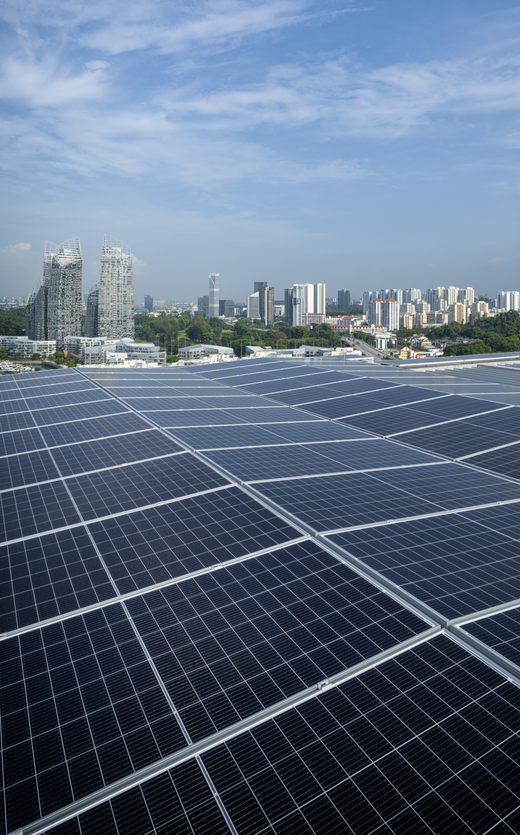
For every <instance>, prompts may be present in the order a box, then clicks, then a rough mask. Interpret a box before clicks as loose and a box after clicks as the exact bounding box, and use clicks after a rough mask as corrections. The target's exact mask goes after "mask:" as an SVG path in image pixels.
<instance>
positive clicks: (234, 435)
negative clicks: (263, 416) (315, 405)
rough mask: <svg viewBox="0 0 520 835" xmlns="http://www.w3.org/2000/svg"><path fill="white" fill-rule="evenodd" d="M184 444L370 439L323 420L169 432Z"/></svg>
mask: <svg viewBox="0 0 520 835" xmlns="http://www.w3.org/2000/svg"><path fill="white" fill-rule="evenodd" d="M172 432H174V434H175V435H176V436H177V437H178V438H179V439H180V440H181V441H183V442H184V443H186V444H188V445H189V446H192V447H194V448H195V449H222V448H232V447H243V446H266V445H269V444H282V443H299V442H305V441H308V442H312V441H335V440H338V441H342V440H351V439H366V438H372V436H371V435H367V434H366V433H364V432H359V431H358V430H356V429H349V428H347V427H346V426H338V425H336V424H334V423H330V422H329V421H326V420H315V421H312V422H311V421H300V422H298V423H283V424H273V425H271V426H269V427H267V426H266V425H264V426H258V425H256V424H255V425H252V424H249V425H241V426H222V427H205V426H204V427H200V428H198V427H197V428H192V429H178V430H172ZM374 440H375V439H374Z"/></svg>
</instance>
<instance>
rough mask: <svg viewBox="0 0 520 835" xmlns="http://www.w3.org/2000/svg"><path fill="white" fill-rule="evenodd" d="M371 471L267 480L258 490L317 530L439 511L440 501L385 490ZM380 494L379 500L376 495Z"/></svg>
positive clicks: (400, 490)
mask: <svg viewBox="0 0 520 835" xmlns="http://www.w3.org/2000/svg"><path fill="white" fill-rule="evenodd" d="M378 487H379V488H381V485H380V484H379V485H378V482H377V481H376V480H375V479H373V478H371V477H370V476H369V475H368V474H367V473H356V474H355V476H354V475H351V474H349V473H345V474H338V475H330V476H323V477H314V478H312V477H311V478H302V479H286V480H284V481H273V482H263V483H262V484H256V485H255V486H254V490H255V493H258V494H260V495H261V496H265V498H267V499H268V500H269V501H272V502H274V503H275V504H276V505H277V506H278V507H280V508H281V509H283V510H284V511H285V512H286V513H290V514H292V515H293V516H294V517H296V518H297V519H299V520H300V521H301V522H303V523H304V524H305V525H309V526H310V527H311V528H313V529H314V530H317V531H327V530H333V529H337V528H346V527H356V526H358V525H370V524H373V523H375V522H385V521H391V520H393V519H399V518H403V517H408V516H422V515H424V514H426V513H438V512H439V511H440V510H442V508H441V506H440V505H439V504H436V503H434V502H432V501H429V500H428V499H426V498H424V497H422V496H419V495H414V494H413V493H412V492H406V491H405V490H402V489H398V488H391V489H386V488H385V489H384V492H381V489H379V492H378ZM375 495H377V502H375V501H374V496H375Z"/></svg>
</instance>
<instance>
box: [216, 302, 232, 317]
mask: <svg viewBox="0 0 520 835" xmlns="http://www.w3.org/2000/svg"><path fill="white" fill-rule="evenodd" d="M218 315H219V316H234V315H235V302H234V301H233V299H220V300H219V303H218Z"/></svg>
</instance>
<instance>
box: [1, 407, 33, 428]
mask: <svg viewBox="0 0 520 835" xmlns="http://www.w3.org/2000/svg"><path fill="white" fill-rule="evenodd" d="M35 425H36V424H35V422H34V420H33V417H32V415H31V413H30V412H19V413H18V414H15V415H0V432H10V431H12V430H16V429H27V428H28V427H31V426H35Z"/></svg>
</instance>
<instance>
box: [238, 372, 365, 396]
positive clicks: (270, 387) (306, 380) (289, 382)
mask: <svg viewBox="0 0 520 835" xmlns="http://www.w3.org/2000/svg"><path fill="white" fill-rule="evenodd" d="M273 377H274V378H275V379H273ZM350 379H355V378H354V377H353V376H352V375H351V374H342V375H340V374H336V373H335V372H330V373H327V372H323V371H318V370H317V369H316V371H315V373H314V374H311V375H309V374H304V375H302V374H299V375H297V376H295V377H278V375H270V376H269V377H267V376H266V377H264V380H265V382H255V381H254V380H251V382H250V383H246V384H243V383H242V382H240V387H241V388H243V389H245V390H247V391H248V392H250V393H251V394H269V393H270V392H281V391H290V390H291V389H297V388H301V387H302V386H323V385H325V384H326V383H342V382H343V381H344V380H350Z"/></svg>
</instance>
